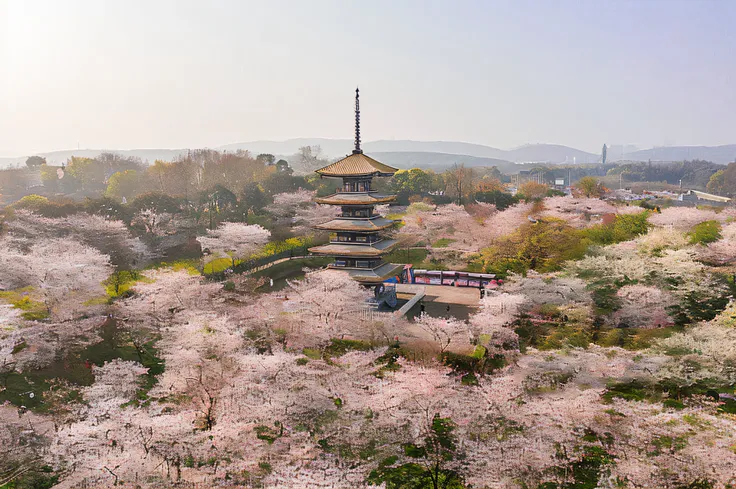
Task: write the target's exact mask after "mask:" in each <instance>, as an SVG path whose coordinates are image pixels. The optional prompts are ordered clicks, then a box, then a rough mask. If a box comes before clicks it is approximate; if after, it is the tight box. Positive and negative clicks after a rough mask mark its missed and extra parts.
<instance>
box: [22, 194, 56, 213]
mask: <svg viewBox="0 0 736 489" xmlns="http://www.w3.org/2000/svg"><path fill="white" fill-rule="evenodd" d="M48 203H49V199H47V198H46V197H43V196H41V195H36V194H32V195H26V196H25V197H23V198H22V199H20V200H19V201H18V202H16V203H15V207H17V208H18V209H28V210H29V211H37V210H39V209H40V208H41V207H43V206H45V205H48Z"/></svg>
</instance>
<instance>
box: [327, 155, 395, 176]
mask: <svg viewBox="0 0 736 489" xmlns="http://www.w3.org/2000/svg"><path fill="white" fill-rule="evenodd" d="M397 171H399V170H398V168H394V167H391V166H388V165H384V164H383V163H381V162H380V161H376V160H374V159H373V158H371V157H370V156H366V155H364V154H363V153H362V152H361V153H357V152H353V154H351V155H348V156H346V157H345V158H343V159H341V160H339V161H336V162H335V163H332V164H331V165H327V166H326V167H324V168H320V169H319V170H317V173H319V174H320V175H322V176H324V177H360V176H369V175H378V176H391V175H393V174H394V173H396V172H397Z"/></svg>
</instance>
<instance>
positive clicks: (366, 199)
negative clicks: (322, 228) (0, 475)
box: [314, 191, 396, 205]
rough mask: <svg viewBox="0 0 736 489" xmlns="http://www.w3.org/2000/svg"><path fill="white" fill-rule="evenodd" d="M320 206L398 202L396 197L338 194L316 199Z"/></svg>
mask: <svg viewBox="0 0 736 489" xmlns="http://www.w3.org/2000/svg"><path fill="white" fill-rule="evenodd" d="M314 200H315V202H317V203H318V204H327V205H376V204H386V203H389V202H393V201H394V200H396V196H395V195H386V194H379V193H376V192H373V191H370V192H344V191H343V192H336V193H334V194H332V195H328V196H327V197H318V198H316V199H314Z"/></svg>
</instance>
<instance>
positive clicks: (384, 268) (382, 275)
mask: <svg viewBox="0 0 736 489" xmlns="http://www.w3.org/2000/svg"><path fill="white" fill-rule="evenodd" d="M335 268H338V267H335ZM403 268H404V265H400V264H398V265H397V264H396V263H384V264H383V265H381V266H380V267H378V268H374V269H373V270H348V274H349V275H350V277H351V278H352V279H353V280H355V281H357V282H362V283H372V284H377V283H381V282H384V281H386V280H388V279H389V278H391V277H395V276H397V275H400V274H401V270H403Z"/></svg>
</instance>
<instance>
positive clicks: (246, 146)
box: [0, 138, 736, 170]
mask: <svg viewBox="0 0 736 489" xmlns="http://www.w3.org/2000/svg"><path fill="white" fill-rule="evenodd" d="M302 146H320V147H321V148H322V154H323V156H324V157H326V158H328V159H335V158H340V157H342V156H344V155H346V154H349V153H350V151H351V150H352V148H353V141H352V140H349V139H326V138H297V139H288V140H285V141H252V142H245V143H233V144H227V145H224V146H218V147H215V148H214V149H217V150H220V151H237V150H246V151H250V152H251V153H253V154H254V155H256V154H259V153H270V154H273V155H276V156H277V157H280V158H288V157H289V156H290V155H293V154H295V153H296V152H297V151H298V150H299V148H300V147H302ZM363 149H364V150H365V152H366V153H368V154H371V155H374V156H376V157H377V158H379V159H380V158H384V159H385V160H386V163H388V164H393V165H396V166H399V167H400V168H405V167H407V166H421V167H426V168H433V169H438V168H439V169H443V168H446V167H448V166H450V165H452V164H453V163H465V164H466V165H469V166H491V165H496V166H498V167H499V168H501V169H502V170H503V168H506V167H508V165H511V164H512V163H550V164H559V163H569V164H571V163H573V161H574V162H576V163H578V164H583V163H596V162H598V161H599V160H600V155H597V154H594V153H588V152H586V151H582V150H579V149H576V148H571V147H569V146H563V145H559V144H528V145H524V146H521V147H518V148H515V149H511V150H503V149H498V148H493V147H491V146H484V145H482V144H473V143H465V142H459V141H410V140H378V141H369V142H366V143H364V144H363ZM104 152H114V153H118V154H120V155H122V156H126V157H127V156H135V157H137V158H140V159H141V160H143V161H144V162H148V163H152V162H153V161H155V160H157V159H161V160H172V159H175V158H176V157H178V156H179V155H182V154H185V153H186V152H187V150H186V149H132V150H111V149H99V150H95V149H82V150H62V151H51V152H48V153H41V154H40V156H44V157H45V158H46V159H47V161H48V162H49V163H51V164H60V163H63V162H65V161H66V160H67V159H69V158H70V157H71V156H84V157H95V156H97V155H99V154H100V153H104ZM383 155H385V156H383ZM611 156H612V155H611ZM694 159H700V160H706V161H712V162H714V163H718V164H727V163H730V162H732V161H734V160H736V144H729V145H723V146H672V147H661V148H651V149H645V150H639V151H635V152H632V153H626V155H625V160H626V161H648V160H652V161H682V160H694ZM25 160H26V157H25V156H23V157H4V158H3V157H0V168H4V167H8V166H13V165H18V164H20V165H22V164H23V163H24V162H25ZM612 161H617V160H613V159H612Z"/></svg>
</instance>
